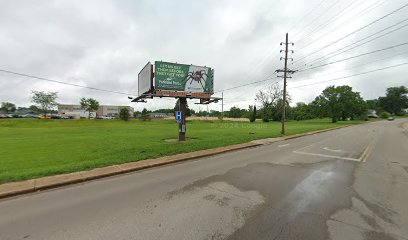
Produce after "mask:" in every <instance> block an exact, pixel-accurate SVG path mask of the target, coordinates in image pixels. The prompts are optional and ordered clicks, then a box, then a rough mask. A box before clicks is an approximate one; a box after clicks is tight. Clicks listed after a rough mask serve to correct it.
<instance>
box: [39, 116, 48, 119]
mask: <svg viewBox="0 0 408 240" xmlns="http://www.w3.org/2000/svg"><path fill="white" fill-rule="evenodd" d="M38 118H39V119H51V116H49V115H47V116H45V115H41V116H39V117H38Z"/></svg>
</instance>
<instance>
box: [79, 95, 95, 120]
mask: <svg viewBox="0 0 408 240" xmlns="http://www.w3.org/2000/svg"><path fill="white" fill-rule="evenodd" d="M80 104H81V108H82V109H84V110H85V111H87V112H88V119H91V112H93V111H97V110H98V108H99V102H98V101H96V100H95V99H93V98H84V97H83V98H81V101H80Z"/></svg>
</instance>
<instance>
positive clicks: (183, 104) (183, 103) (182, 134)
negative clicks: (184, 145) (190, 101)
mask: <svg viewBox="0 0 408 240" xmlns="http://www.w3.org/2000/svg"><path fill="white" fill-rule="evenodd" d="M180 112H181V121H180V123H179V137H178V139H179V142H184V141H186V113H187V99H186V98H185V97H183V98H180Z"/></svg>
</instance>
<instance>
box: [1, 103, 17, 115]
mask: <svg viewBox="0 0 408 240" xmlns="http://www.w3.org/2000/svg"><path fill="white" fill-rule="evenodd" d="M0 111H2V112H5V113H13V112H15V111H16V105H15V104H14V103H10V102H2V103H1V107H0Z"/></svg>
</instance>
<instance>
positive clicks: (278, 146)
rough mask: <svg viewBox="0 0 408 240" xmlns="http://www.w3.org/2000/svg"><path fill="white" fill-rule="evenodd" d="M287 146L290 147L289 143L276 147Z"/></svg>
mask: <svg viewBox="0 0 408 240" xmlns="http://www.w3.org/2000/svg"><path fill="white" fill-rule="evenodd" d="M289 145H290V144H289V143H288V144H282V145H279V146H278V147H287V146H289Z"/></svg>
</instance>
